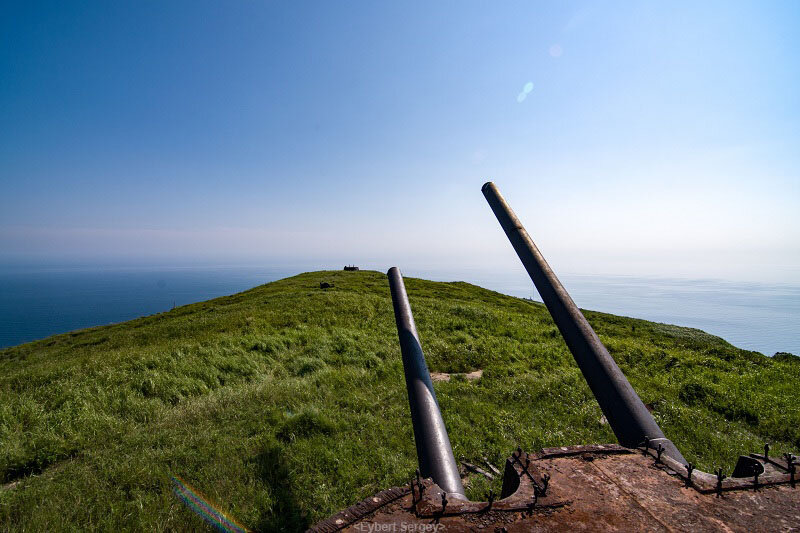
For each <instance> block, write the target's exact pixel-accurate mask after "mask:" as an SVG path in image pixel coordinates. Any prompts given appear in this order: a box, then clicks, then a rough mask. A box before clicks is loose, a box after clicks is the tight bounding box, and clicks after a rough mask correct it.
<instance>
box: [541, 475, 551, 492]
mask: <svg viewBox="0 0 800 533" xmlns="http://www.w3.org/2000/svg"><path fill="white" fill-rule="evenodd" d="M548 485H550V474H545V475H543V476H542V496H547V487H548Z"/></svg>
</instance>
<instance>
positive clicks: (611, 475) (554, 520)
mask: <svg viewBox="0 0 800 533" xmlns="http://www.w3.org/2000/svg"><path fill="white" fill-rule="evenodd" d="M641 452H642V453H639V452H636V451H633V450H630V449H627V448H623V447H621V446H618V445H614V444H611V445H590V446H568V447H563V448H547V449H544V450H542V451H541V452H540V453H538V454H527V453H524V452H522V451H521V450H519V451H518V452H515V453H514V454H513V455H512V456H511V457H509V458H508V460H507V461H506V469H505V473H504V480H503V492H504V494H502V495H501V499H498V500H495V501H493V502H491V504H490V503H489V502H469V501H463V500H458V499H456V498H455V497H450V496H449V495H444V496H445V499H446V503H445V502H443V500H442V495H443V492H442V490H441V489H440V488H439V487H438V486H437V485H436V484H435V483H433V482H432V481H431V480H430V479H425V480H420V481H419V482H417V481H416V480H413V481H412V482H411V484H410V485H409V486H407V487H403V488H396V489H390V491H384V492H382V493H379V495H376V496H380V495H384V496H383V497H380V498H378V500H379V503H378V502H372V503H371V504H370V503H369V502H370V501H371V499H367V500H365V501H364V502H361V503H360V504H357V505H356V506H353V507H351V508H350V509H348V510H347V511H343V513H345V514H344V515H343V514H342V513H339V514H337V515H334V517H331V518H330V519H328V520H326V521H324V522H321V523H320V524H318V525H317V526H315V527H314V528H312V529H311V531H338V530H344V531H354V532H355V531H360V532H370V533H371V532H380V531H409V532H423V531H424V532H461V531H476V530H488V531H505V532H507V533H508V532H523V531H564V532H567V531H569V532H572V531H693V532H695V531H696V532H704V531H708V532H712V531H713V532H716V531H734V532H751V531H800V489H793V488H791V486H789V485H788V475H787V474H786V473H784V472H781V471H780V470H781V469H780V468H775V469H774V471H773V473H772V474H770V475H771V476H773V478H774V479H773V481H776V480H777V477H778V476H781V477H785V478H787V479H786V482H783V484H779V485H776V484H773V485H768V486H761V487H759V489H758V490H753V487H752V480H747V479H740V480H738V479H735V480H725V483H724V485H725V486H724V489H723V493H722V495H721V496H718V495H716V494H714V493H713V492H715V491H712V493H707V491H706V490H705V489H707V488H708V487H707V486H706V485H705V484H706V481H707V480H705V478H704V477H703V476H708V477H711V478H713V480H714V485H715V487H716V477H715V476H712V475H710V474H706V473H704V472H699V471H694V472H693V475H692V482H691V484H690V483H687V479H686V472H685V471H684V472H680V471H679V470H680V469H682V468H683V467H682V465H679V464H677V463H675V462H674V461H671V460H669V458H668V457H662V461H657V460H656V457H654V456H653V455H651V454H650V453H644V450H641ZM684 470H685V469H684ZM766 477H769V475H768V476H766ZM545 479H547V480H548V481H545ZM776 482H777V481H776ZM748 483H750V485H748ZM409 487H410V488H409ZM715 487H714V488H715ZM387 493H388V494H391V497H388V498H387V497H385V495H386V494H387ZM373 498H374V497H373ZM443 503H444V505H443ZM337 518H338V520H339V522H337V521H336V520H335V519H337ZM321 526H322V527H321Z"/></svg>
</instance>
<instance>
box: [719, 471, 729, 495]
mask: <svg viewBox="0 0 800 533" xmlns="http://www.w3.org/2000/svg"><path fill="white" fill-rule="evenodd" d="M727 477H728V476H726V475H725V474H723V473H722V469H721V468H717V498H721V497H722V480H723V479H725V478H727Z"/></svg>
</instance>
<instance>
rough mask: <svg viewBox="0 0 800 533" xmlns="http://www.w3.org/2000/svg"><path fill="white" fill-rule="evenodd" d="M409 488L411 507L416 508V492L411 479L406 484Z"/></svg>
mask: <svg viewBox="0 0 800 533" xmlns="http://www.w3.org/2000/svg"><path fill="white" fill-rule="evenodd" d="M408 486H409V488H410V489H411V505H412V507H416V506H417V491H415V490H414V480H413V479H412V480H411V481H410V482H409V483H408Z"/></svg>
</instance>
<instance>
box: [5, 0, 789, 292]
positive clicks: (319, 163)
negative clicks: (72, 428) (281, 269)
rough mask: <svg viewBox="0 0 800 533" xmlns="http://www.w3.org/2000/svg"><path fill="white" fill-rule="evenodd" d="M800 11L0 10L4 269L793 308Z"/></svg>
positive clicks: (743, 6) (160, 4)
mask: <svg viewBox="0 0 800 533" xmlns="http://www.w3.org/2000/svg"><path fill="white" fill-rule="evenodd" d="M798 26H800V2H795V1H784V2H755V1H752V2H738V1H724V2H712V1H708V2H669V3H665V2H602V3H599V2H566V1H564V2H561V1H559V2H555V1H553V2H527V1H526V2H491V3H490V2H461V1H459V2H445V1H437V2H356V1H353V2H322V1H319V2H267V1H219V2H205V1H191V2H189V1H187V2H178V1H142V2H138V1H137V2H88V1H87V2H80V3H74V2H52V3H47V2H30V1H21V2H15V1H4V2H2V3H1V4H0V73H2V74H0V266H4V265H5V266H8V265H29V266H34V267H35V266H41V265H56V264H93V265H106V264H108V265H111V264H116V265H195V264H198V265H199V264H227V265H231V264H263V265H281V264H304V265H306V264H307V265H311V266H314V265H319V266H320V267H339V266H340V264H344V263H353V264H361V265H371V266H375V267H377V268H379V269H383V270H385V269H387V268H388V267H389V266H392V265H399V266H401V267H402V266H413V267H415V268H421V267H423V266H424V267H429V268H441V269H448V268H456V267H458V268H484V269H490V270H491V269H504V268H505V269H507V268H511V267H512V265H513V268H519V267H518V260H517V259H516V257H515V255H514V252H513V250H512V249H511V247H510V245H509V243H508V241H507V240H506V238H505V236H504V234H503V233H502V231H501V229H500V227H499V225H498V223H497V221H496V219H495V218H494V216H493V215H492V213H491V210H490V209H489V207H488V205H487V204H486V202H485V200H484V198H483V196H482V194H481V192H480V188H481V185H482V184H483V183H484V182H486V181H488V180H491V181H494V182H495V183H496V184H497V185H498V187H499V188H500V191H501V192H502V193H503V194H504V195H505V197H506V199H507V200H508V201H509V203H510V205H511V206H512V207H513V208H514V209H515V211H516V212H517V214H518V215H519V217H520V219H521V220H522V222H523V223H524V224H525V225H526V228H527V230H528V232H529V233H530V234H531V236H532V237H533V239H534V241H536V243H537V244H538V245H539V248H540V249H541V250H542V252H543V253H544V255H545V257H546V258H547V259H548V260H549V262H550V264H551V266H553V267H554V269H555V270H556V271H557V272H571V273H577V274H603V275H645V276H666V277H692V278H720V279H746V280H755V281H777V282H789V283H796V282H800V150H798V148H800V96H799V95H800V58H798V55H800V32H798V31H797V28H798Z"/></svg>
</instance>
